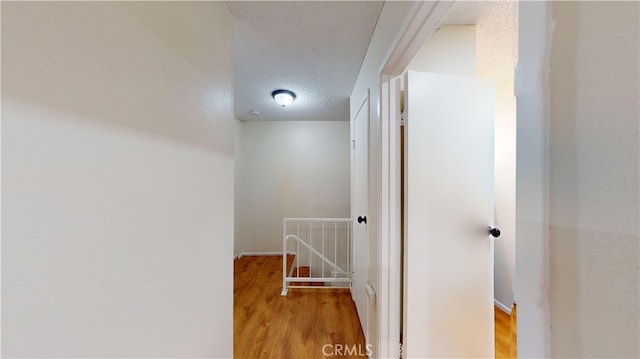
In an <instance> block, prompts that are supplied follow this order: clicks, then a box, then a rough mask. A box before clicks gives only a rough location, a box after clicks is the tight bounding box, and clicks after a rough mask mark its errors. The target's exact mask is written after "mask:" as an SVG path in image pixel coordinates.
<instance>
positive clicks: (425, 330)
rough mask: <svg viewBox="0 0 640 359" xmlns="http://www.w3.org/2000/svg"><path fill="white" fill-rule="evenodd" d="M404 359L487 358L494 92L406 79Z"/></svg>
mask: <svg viewBox="0 0 640 359" xmlns="http://www.w3.org/2000/svg"><path fill="white" fill-rule="evenodd" d="M405 89H406V92H405V93H406V101H405V113H404V114H405V116H404V118H405V127H404V128H405V131H406V132H405V136H406V137H405V139H406V141H405V153H406V157H405V202H404V203H405V211H406V212H405V213H406V215H405V247H404V248H405V251H404V255H405V262H404V263H405V268H404V270H405V272H404V279H405V280H404V315H403V316H404V320H403V325H404V330H403V333H404V348H403V352H404V356H405V358H493V357H494V314H493V238H492V237H491V236H490V234H489V227H490V226H492V225H493V146H494V145H493V136H494V132H493V121H494V102H495V90H494V89H493V88H492V87H491V86H490V85H488V84H487V83H485V82H483V81H481V80H479V79H475V78H466V77H458V76H451V75H442V74H431V73H421V72H416V71H409V72H408V73H407V74H406V75H405Z"/></svg>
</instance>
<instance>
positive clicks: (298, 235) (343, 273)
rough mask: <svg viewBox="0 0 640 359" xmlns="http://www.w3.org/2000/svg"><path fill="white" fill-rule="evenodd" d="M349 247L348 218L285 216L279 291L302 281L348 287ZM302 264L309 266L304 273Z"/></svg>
mask: <svg viewBox="0 0 640 359" xmlns="http://www.w3.org/2000/svg"><path fill="white" fill-rule="evenodd" d="M350 251H351V218H284V219H283V240H282V295H283V296H285V295H287V291H288V289H289V288H297V287H299V284H302V283H321V284H322V285H323V286H327V285H328V286H329V287H336V286H338V287H348V286H349V285H350V283H351V258H350ZM292 253H293V255H294V258H293V263H292V264H291V268H290V270H289V271H288V273H287V265H288V260H287V257H288V255H291V254H292ZM295 268H297V270H295V271H294V269H295ZM301 268H305V269H308V273H307V274H306V275H305V276H304V277H303V276H301V270H300V269H301ZM296 284H298V286H297V285H296ZM307 288H308V287H307Z"/></svg>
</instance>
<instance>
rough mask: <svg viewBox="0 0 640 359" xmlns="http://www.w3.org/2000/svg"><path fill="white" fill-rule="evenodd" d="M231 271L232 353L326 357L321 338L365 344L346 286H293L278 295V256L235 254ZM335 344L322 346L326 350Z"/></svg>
mask: <svg viewBox="0 0 640 359" xmlns="http://www.w3.org/2000/svg"><path fill="white" fill-rule="evenodd" d="M292 259H293V258H290V260H289V265H291V262H292ZM287 270H288V269H287ZM234 277H235V278H234V279H235V280H234V294H233V295H234V314H233V317H234V321H233V334H234V344H233V353H234V358H236V359H245V358H246V359H254V358H278V359H280V358H283V359H284V358H324V357H329V356H325V355H324V354H323V350H322V349H323V346H324V345H325V344H340V345H348V346H356V347H357V348H361V352H364V351H365V350H366V348H365V344H364V335H363V333H362V329H361V327H360V321H359V320H358V315H357V313H356V309H355V305H354V303H353V301H352V299H351V294H350V293H349V291H348V290H347V289H335V290H334V289H291V290H289V294H288V295H287V296H286V297H282V296H281V295H280V292H281V290H282V257H277V256H260V257H249V256H247V257H242V258H240V259H236V260H235V261H234ZM334 350H335V347H325V353H327V354H334V353H333V351H334ZM356 355H357V354H356ZM336 357H337V358H349V357H351V356H344V355H342V356H341V355H336V356H333V357H332V358H336ZM354 357H358V356H354Z"/></svg>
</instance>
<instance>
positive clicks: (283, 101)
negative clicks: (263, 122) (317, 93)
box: [271, 90, 296, 107]
mask: <svg viewBox="0 0 640 359" xmlns="http://www.w3.org/2000/svg"><path fill="white" fill-rule="evenodd" d="M271 96H272V97H273V99H274V100H276V102H277V103H278V105H280V106H282V107H287V106H289V105H291V104H292V103H293V101H295V99H296V94H294V93H293V92H291V91H289V90H275V91H273V92H272V93H271Z"/></svg>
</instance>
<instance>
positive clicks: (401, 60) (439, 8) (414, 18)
mask: <svg viewBox="0 0 640 359" xmlns="http://www.w3.org/2000/svg"><path fill="white" fill-rule="evenodd" d="M454 3H455V1H416V2H415V3H414V4H413V6H412V7H411V10H409V15H408V16H410V18H407V19H405V22H404V23H403V24H402V26H401V27H400V33H399V36H398V37H397V38H396V39H395V40H394V42H393V44H392V46H391V48H390V49H389V52H388V54H387V56H386V57H385V58H386V60H385V61H383V66H382V69H381V70H380V74H382V75H385V76H389V77H395V76H400V75H401V74H402V72H403V71H404V69H405V68H406V67H407V65H409V62H411V59H413V57H414V56H415V55H416V54H417V53H418V50H420V47H421V46H422V45H423V44H424V42H425V41H427V39H428V38H429V36H431V34H433V32H434V31H435V30H436V29H437V28H438V26H440V24H441V23H442V21H443V20H444V19H445V16H446V15H447V13H448V12H449V10H450V9H451V7H452V6H453V4H454Z"/></svg>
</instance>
